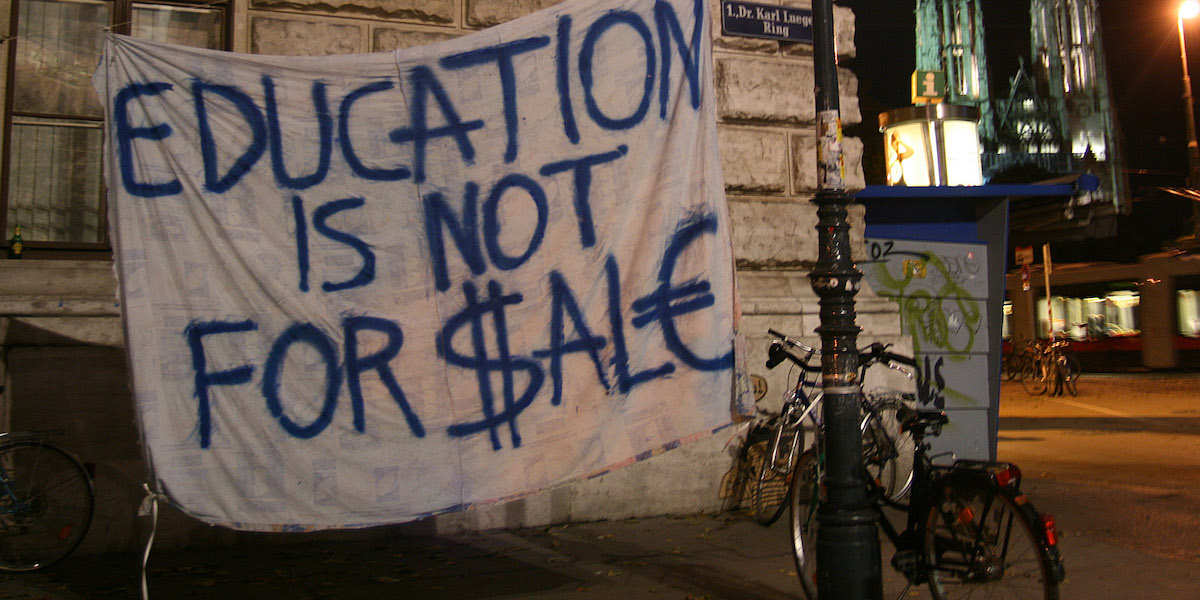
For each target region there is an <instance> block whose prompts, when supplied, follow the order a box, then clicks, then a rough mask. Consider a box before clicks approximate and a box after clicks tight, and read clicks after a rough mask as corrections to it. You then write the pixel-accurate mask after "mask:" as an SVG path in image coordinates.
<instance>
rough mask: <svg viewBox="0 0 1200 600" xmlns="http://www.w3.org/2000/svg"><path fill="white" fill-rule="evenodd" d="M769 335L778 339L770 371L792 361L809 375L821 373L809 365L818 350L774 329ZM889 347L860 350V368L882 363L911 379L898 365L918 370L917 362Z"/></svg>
mask: <svg viewBox="0 0 1200 600" xmlns="http://www.w3.org/2000/svg"><path fill="white" fill-rule="evenodd" d="M767 333H769V334H771V335H772V336H774V337H775V338H777V339H776V340H775V341H772V342H771V347H770V348H768V349H767V364H766V366H767V368H768V369H774V368H775V367H776V366H778V365H779V363H781V362H783V361H784V360H790V361H791V362H792V363H794V364H796V365H797V366H798V367H800V368H801V369H802V370H804V371H805V372H808V373H820V372H821V367H819V366H812V365H809V364H808V361H809V360H810V359H812V357H813V355H814V354H819V351H818V350H817V349H816V348H813V347H812V346H808V345H805V344H803V343H801V342H800V341H799V340H795V339H793V338H789V337H788V336H786V335H784V334H782V333H780V332H778V331H775V330H774V329H768V330H767ZM785 344H786V345H788V346H791V347H793V348H797V349H799V350H802V351H804V352H805V353H806V355H805V357H804V358H803V359H801V358H800V357H798V356H796V355H794V354H792V353H791V352H788V351H787V349H786V348H784V347H783V346H784V345H785ZM889 346H890V344H887V345H885V344H882V343H880V342H874V343H872V344H871V345H869V346H867V347H865V348H860V349H859V351H858V355H859V366H860V368H863V369H865V368H867V367H869V366H870V365H871V364H872V363H877V362H882V363H884V364H886V365H887V366H888V367H890V368H893V369H896V370H897V371H900V372H902V373H904V374H905V375H908V376H909V377H911V376H912V374H911V373H909V372H907V371H906V370H905V369H903V368H901V367H897V366H896V365H903V366H905V367H910V368H912V369H916V368H917V361H916V360H914V359H913V358H912V357H909V356H904V355H903V354H896V353H895V352H888V350H887V349H888V347H889Z"/></svg>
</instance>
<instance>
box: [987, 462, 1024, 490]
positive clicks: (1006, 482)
mask: <svg viewBox="0 0 1200 600" xmlns="http://www.w3.org/2000/svg"><path fill="white" fill-rule="evenodd" d="M992 476H993V477H995V478H996V485H999V486H1000V487H1009V486H1012V487H1017V485H1018V484H1020V483H1021V469H1018V468H1017V465H1013V464H1006V465H1004V468H1003V469H1000V470H997V471H993V472H992Z"/></svg>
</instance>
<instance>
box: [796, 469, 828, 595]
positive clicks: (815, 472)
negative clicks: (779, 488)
mask: <svg viewBox="0 0 1200 600" xmlns="http://www.w3.org/2000/svg"><path fill="white" fill-rule="evenodd" d="M823 500H824V494H823V493H822V491H821V465H820V461H819V460H818V457H817V451H816V449H813V448H810V449H808V450H805V451H804V453H803V454H801V455H800V458H798V459H796V467H795V469H794V470H793V471H792V495H791V502H789V503H788V504H790V505H791V519H790V520H791V527H790V528H789V534H790V535H791V538H792V559H793V560H794V561H795V563H796V575H797V576H798V577H799V578H800V588H801V589H803V590H804V596H805V597H806V598H808V599H809V600H816V598H817V510H818V508H820V506H821V502H822V501H823Z"/></svg>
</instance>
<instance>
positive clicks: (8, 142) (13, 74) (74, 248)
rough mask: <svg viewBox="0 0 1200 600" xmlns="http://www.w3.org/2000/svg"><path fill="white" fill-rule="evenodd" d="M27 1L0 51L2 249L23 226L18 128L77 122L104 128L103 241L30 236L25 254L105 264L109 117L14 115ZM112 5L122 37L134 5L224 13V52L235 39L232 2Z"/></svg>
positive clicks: (14, 14)
mask: <svg viewBox="0 0 1200 600" xmlns="http://www.w3.org/2000/svg"><path fill="white" fill-rule="evenodd" d="M25 1H27V0H13V2H12V6H11V14H10V16H9V29H8V31H7V32H6V33H5V38H4V45H5V46H7V47H6V48H3V49H2V51H0V57H3V60H5V61H6V64H7V67H8V68H7V70H6V72H5V87H4V90H5V93H4V102H3V107H2V108H3V113H0V121H2V122H0V135H2V136H3V138H2V140H3V147H2V148H0V232H3V233H2V235H0V248H4V249H5V250H7V248H8V246H9V240H10V239H11V236H12V235H13V227H14V226H15V225H20V223H9V222H8V220H9V219H8V213H9V202H10V195H11V194H10V190H9V187H10V182H11V177H12V176H13V172H12V161H13V159H12V154H13V141H14V138H13V135H14V133H13V129H14V127H13V125H14V122H15V123H16V124H17V125H25V124H26V123H21V121H22V120H38V119H50V120H57V121H61V122H63V123H64V124H66V123H74V124H78V125H76V126H80V127H84V128H90V126H89V125H88V124H91V123H94V124H95V125H96V126H97V127H98V128H99V129H100V135H101V151H100V153H101V156H100V163H99V168H100V173H101V177H100V184H99V192H98V193H99V196H100V197H99V198H98V199H97V200H96V207H97V211H98V213H99V224H98V227H99V229H100V231H99V236H100V238H101V241H99V242H63V241H39V240H31V239H28V238H27V237H26V239H24V240H23V245H24V247H25V254H26V256H29V257H31V258H97V259H106V258H108V257H110V256H111V251H112V243H111V240H110V239H109V227H108V191H107V187H106V185H105V183H104V179H103V173H104V169H105V158H106V157H105V156H104V155H103V139H104V138H103V136H104V128H103V124H104V121H105V118H106V117H105V116H101V117H95V116H90V115H81V114H80V115H64V114H46V113H37V112H32V111H21V110H15V107H14V98H15V96H16V94H15V93H14V90H15V83H16V78H17V58H18V54H17V50H18V48H17V44H19V43H21V40H20V39H19V37H18V32H19V30H20V26H21V24H20V14H21V13H20V11H21V4H22V2H25ZM103 1H104V2H105V3H107V4H109V5H110V9H109V24H108V29H109V30H111V31H113V32H115V33H119V34H123V35H130V32H131V29H132V24H133V11H134V8H135V6H167V7H171V6H174V7H181V8H205V9H213V10H217V11H219V12H220V14H221V21H222V23H221V27H220V35H221V49H222V50H229V49H230V48H231V40H232V36H233V15H232V12H233V4H232V1H231V0H215V1H213V0H207V1H206V0H194V1H189V0H103Z"/></svg>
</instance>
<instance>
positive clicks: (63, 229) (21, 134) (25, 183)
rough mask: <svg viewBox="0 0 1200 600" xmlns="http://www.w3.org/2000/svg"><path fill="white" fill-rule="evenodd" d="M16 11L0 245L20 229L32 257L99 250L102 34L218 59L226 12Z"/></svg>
mask: <svg viewBox="0 0 1200 600" xmlns="http://www.w3.org/2000/svg"><path fill="white" fill-rule="evenodd" d="M15 2H16V4H17V6H16V10H15V11H14V13H13V14H14V15H15V16H16V19H15V20H14V22H13V23H12V25H11V30H10V32H9V39H8V42H7V45H9V47H8V48H6V50H7V51H8V52H7V55H6V60H7V61H8V65H9V69H8V73H9V80H8V85H7V86H6V89H7V90H9V93H8V95H7V97H6V98H5V99H4V100H5V102H4V127H3V135H4V144H3V153H2V155H0V173H3V177H2V178H0V182H2V184H0V226H2V227H0V230H2V231H3V232H4V235H3V236H2V238H0V239H3V243H4V244H5V245H7V243H8V238H9V237H10V236H11V235H12V232H13V230H14V228H15V227H16V226H18V225H20V226H21V229H22V232H21V233H22V239H23V241H24V243H25V246H26V248H27V249H28V250H30V252H31V254H33V253H35V252H37V251H38V250H39V249H44V250H50V251H52V250H64V249H66V250H96V251H104V250H107V249H108V226H107V222H106V208H105V202H104V186H103V181H102V173H103V170H102V168H101V152H102V146H103V134H102V131H103V130H102V126H103V122H104V114H103V109H102V108H101V106H100V103H99V100H98V99H97V98H96V96H95V93H94V92H93V90H92V84H91V77H92V72H93V71H94V70H95V68H96V65H97V64H98V62H99V59H100V52H101V49H102V47H103V43H104V34H105V32H106V31H115V32H117V33H123V34H126V35H133V36H135V37H144V38H149V39H153V40H157V41H162V42H170V43H175V44H185V45H189V46H198V47H203V48H213V49H225V48H226V45H227V40H228V37H229V35H228V32H229V19H228V11H227V10H226V8H227V6H226V4H225V2H224V0H218V1H217V2H134V1H132V0H15Z"/></svg>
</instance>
